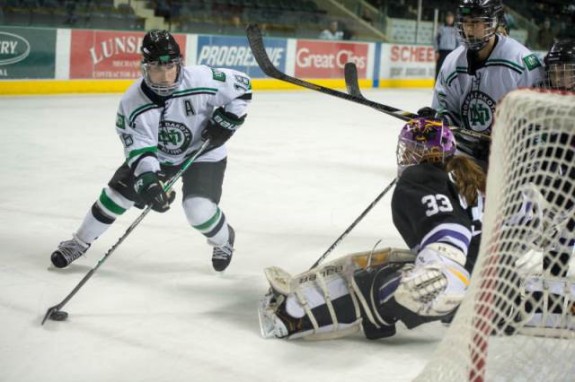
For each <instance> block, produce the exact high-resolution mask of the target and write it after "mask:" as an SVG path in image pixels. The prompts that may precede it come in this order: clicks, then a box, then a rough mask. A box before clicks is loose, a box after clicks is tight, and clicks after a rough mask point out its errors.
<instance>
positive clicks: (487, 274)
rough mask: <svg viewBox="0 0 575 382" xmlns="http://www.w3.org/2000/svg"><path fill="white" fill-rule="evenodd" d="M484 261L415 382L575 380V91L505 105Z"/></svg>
mask: <svg viewBox="0 0 575 382" xmlns="http://www.w3.org/2000/svg"><path fill="white" fill-rule="evenodd" d="M492 139H493V141H492V144H491V155H490V164H489V170H488V177H487V193H486V210H485V216H484V219H483V233H482V238H481V249H480V253H479V258H478V260H477V263H476V265H475V268H474V270H473V273H472V276H471V285H470V288H469V290H468V292H467V295H466V297H465V300H464V301H463V303H462V304H461V306H460V308H459V311H458V312H457V314H456V316H455V319H454V320H453V322H452V324H451V326H450V328H449V330H448V331H447V334H446V337H445V338H444V340H443V341H442V342H441V344H440V345H439V347H438V349H437V351H436V352H435V354H434V356H433V357H432V359H431V361H430V362H429V363H428V365H427V366H426V367H425V369H424V370H423V372H422V373H421V374H420V375H419V376H418V377H417V379H416V381H425V382H428V381H441V382H445V381H457V382H461V381H473V382H480V381H534V382H535V381H537V382H539V381H575V269H574V268H575V264H574V260H573V258H574V257H575V254H574V253H573V244H574V239H575V157H574V153H575V95H574V94H573V93H569V94H567V93H561V92H551V91H545V90H516V91H513V92H511V93H509V94H508V95H507V96H506V97H504V99H503V100H502V102H501V103H500V104H499V105H498V108H497V112H496V117H495V125H494V129H493V134H492Z"/></svg>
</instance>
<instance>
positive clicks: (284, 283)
mask: <svg viewBox="0 0 575 382" xmlns="http://www.w3.org/2000/svg"><path fill="white" fill-rule="evenodd" d="M414 260H415V255H414V254H413V253H412V252H410V251H408V250H403V249H395V248H385V249H381V250H378V251H365V252H358V253H353V254H350V255H347V256H344V257H342V258H339V259H336V260H333V261H330V262H328V263H326V264H324V265H321V266H319V267H317V268H313V269H311V270H309V271H306V272H303V273H300V274H298V275H296V276H291V275H290V274H289V273H288V272H286V271H285V270H283V269H281V268H279V267H270V268H266V269H265V270H264V273H265V275H266V278H267V280H268V282H269V283H270V286H271V289H272V291H273V292H271V293H270V294H268V295H267V296H266V298H264V300H263V301H262V304H261V305H260V307H259V317H260V328H261V331H262V336H264V338H272V337H275V338H283V337H285V335H284V332H285V331H287V329H285V328H282V326H285V325H283V323H281V320H280V322H278V318H277V316H276V315H275V311H276V309H277V308H278V306H279V305H280V304H281V303H283V302H284V300H283V299H285V309H286V312H287V313H288V314H289V315H290V316H291V317H295V318H301V317H303V316H305V315H307V317H308V318H309V320H310V322H311V323H312V325H313V330H311V331H307V332H300V333H295V334H293V335H292V336H290V337H289V338H300V337H304V338H306V339H332V338H338V337H342V336H346V335H349V334H351V333H354V332H357V331H358V330H359V328H360V326H361V310H360V307H359V304H360V302H358V300H357V298H356V296H355V293H353V291H352V288H351V287H350V285H351V283H352V280H353V274H354V273H355V271H357V270H359V269H364V268H366V267H368V266H377V265H381V264H385V263H389V262H413V261H414ZM345 295H349V296H350V297H351V299H352V301H353V305H354V309H355V315H356V318H357V319H356V321H355V322H353V323H351V324H350V323H339V322H338V321H337V315H336V313H335V310H334V307H333V305H332V301H333V300H335V299H337V298H339V297H342V296H345ZM270 296H272V297H270ZM279 299H281V302H279ZM324 304H325V305H326V306H327V308H328V310H329V313H330V316H331V320H332V324H331V325H323V326H321V327H320V326H319V325H318V323H317V320H316V317H314V314H313V313H312V309H313V308H315V307H317V306H320V305H324Z"/></svg>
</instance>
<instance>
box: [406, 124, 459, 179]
mask: <svg viewBox="0 0 575 382" xmlns="http://www.w3.org/2000/svg"><path fill="white" fill-rule="evenodd" d="M454 153H455V137H454V136H453V133H452V132H451V130H450V129H449V127H447V125H446V124H445V122H442V121H434V120H429V119H425V118H416V119H412V120H411V121H409V122H407V124H406V125H405V126H403V128H402V129H401V132H400V133H399V140H398V142H397V165H398V171H399V173H400V174H401V172H402V171H403V169H405V167H407V166H412V165H414V164H419V163H443V162H444V161H445V160H446V159H447V158H449V157H451V156H453V154H454Z"/></svg>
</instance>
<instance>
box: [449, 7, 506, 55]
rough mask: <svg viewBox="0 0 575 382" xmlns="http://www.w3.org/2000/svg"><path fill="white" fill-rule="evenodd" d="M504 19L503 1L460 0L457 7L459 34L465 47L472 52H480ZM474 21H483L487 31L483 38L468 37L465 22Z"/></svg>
mask: <svg viewBox="0 0 575 382" xmlns="http://www.w3.org/2000/svg"><path fill="white" fill-rule="evenodd" d="M502 18H503V3H502V2H501V0H460V1H459V5H458V7H457V24H458V28H459V34H460V36H461V39H462V40H463V42H464V43H465V45H466V46H467V47H468V48H469V49H471V50H480V49H481V48H483V47H484V46H485V45H486V44H487V42H488V41H489V39H490V38H491V37H492V36H493V35H494V34H495V32H496V31H497V26H498V25H499V22H500V21H501V19H502ZM468 19H474V20H479V21H482V22H483V23H484V25H485V30H484V33H483V35H482V36H467V35H466V33H465V30H464V28H463V21H464V20H468Z"/></svg>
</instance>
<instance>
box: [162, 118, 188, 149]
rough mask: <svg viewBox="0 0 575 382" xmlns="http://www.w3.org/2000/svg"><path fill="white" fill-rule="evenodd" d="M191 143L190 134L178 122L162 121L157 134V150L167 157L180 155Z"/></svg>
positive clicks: (184, 126)
mask: <svg viewBox="0 0 575 382" xmlns="http://www.w3.org/2000/svg"><path fill="white" fill-rule="evenodd" d="M190 142H192V133H191V132H190V130H188V128H187V127H186V125H184V124H183V123H180V122H173V121H162V123H161V125H160V131H159V132H158V150H160V151H161V152H163V153H166V154H168V155H180V154H182V153H183V152H185V151H186V149H187V148H188V147H189V146H190Z"/></svg>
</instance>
